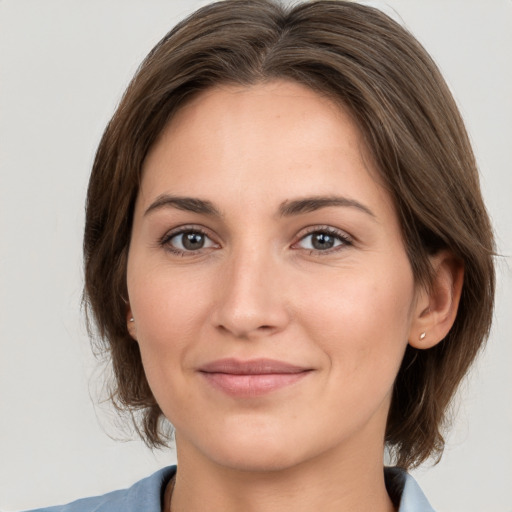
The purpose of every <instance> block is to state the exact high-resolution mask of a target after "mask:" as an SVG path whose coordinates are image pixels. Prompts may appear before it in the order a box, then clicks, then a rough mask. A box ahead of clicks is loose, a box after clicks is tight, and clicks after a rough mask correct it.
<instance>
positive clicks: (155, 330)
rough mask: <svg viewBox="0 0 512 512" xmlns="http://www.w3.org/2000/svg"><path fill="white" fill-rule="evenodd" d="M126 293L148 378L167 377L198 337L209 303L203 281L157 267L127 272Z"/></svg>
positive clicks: (180, 363) (208, 296)
mask: <svg viewBox="0 0 512 512" xmlns="http://www.w3.org/2000/svg"><path fill="white" fill-rule="evenodd" d="M134 266H136V262H134ZM128 291H129V298H130V305H131V308H132V313H133V316H134V318H135V328H136V337H137V341H138V343H139V346H140V350H141V354H142V359H143V363H144V367H145V370H146V373H147V375H148V379H149V380H150V381H151V380H152V379H154V378H155V377H158V376H156V375H154V374H155V373H156V372H158V373H159V374H160V376H159V377H158V379H163V378H168V376H169V375H172V373H171V372H170V373H169V374H167V373H166V371H167V370H168V369H169V366H174V365H182V364H183V360H184V358H185V356H186V353H187V351H189V350H192V349H193V347H194V344H195V343H197V340H198V339H199V338H200V336H199V331H200V330H201V329H202V328H203V325H204V318H205V317H206V316H207V314H208V304H209V302H210V293H209V290H208V287H207V286H205V280H204V279H202V278H201V276H200V275H190V274H189V275H187V276H184V275H181V274H180V273H179V272H173V273H170V272H168V271H165V269H162V268H159V267H156V268H154V269H151V270H150V271H147V272H144V273H142V272H132V273H130V272H129V273H128ZM164 362H165V364H164Z"/></svg>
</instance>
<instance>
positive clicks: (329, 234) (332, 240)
mask: <svg viewBox="0 0 512 512" xmlns="http://www.w3.org/2000/svg"><path fill="white" fill-rule="evenodd" d="M295 245H296V246H298V247H300V248H301V249H306V250H308V251H322V252H326V251H329V250H332V249H336V248H337V247H341V246H346V245H352V242H351V240H350V239H349V237H348V236H347V235H345V234H344V233H342V232H339V231H337V230H332V229H317V230H315V231H312V232H310V233H308V234H307V235H305V236H303V237H302V238H301V239H300V240H299V241H298V242H297V243H296V244H295Z"/></svg>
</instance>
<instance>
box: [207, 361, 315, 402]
mask: <svg viewBox="0 0 512 512" xmlns="http://www.w3.org/2000/svg"><path fill="white" fill-rule="evenodd" d="M199 372H200V373H201V374H202V375H203V376H204V377H205V379H206V380H207V381H208V382H209V383H210V384H211V385H212V386H214V387H215V388H217V389H220V390H221V391H223V392H224V393H226V394H228V395H231V396H235V397H247V398H249V397H255V396H260V395H263V394H266V393H270V392H271V391H275V390H277V389H280V388H283V387H285V386H288V385H290V384H293V383H295V382H297V381H298V380H300V379H302V378H303V377H305V376H306V375H309V373H310V372H311V369H310V368H304V367H300V366H295V365H292V364H289V363H285V362H283V361H275V360H273V359H253V360H251V361H238V360H237V359H219V360H218V361H213V362H211V363H207V364H205V365H203V366H201V367H200V368H199Z"/></svg>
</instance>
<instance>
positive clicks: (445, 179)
mask: <svg viewBox="0 0 512 512" xmlns="http://www.w3.org/2000/svg"><path fill="white" fill-rule="evenodd" d="M283 84H284V85H283ZM279 87H288V89H286V91H288V92H289V91H290V87H291V88H293V87H295V90H296V91H299V92H300V94H303V95H305V97H307V98H306V99H305V100H304V101H305V102H306V103H307V102H308V101H310V103H308V105H309V104H310V105H311V108H312V109H313V110H314V108H313V107H314V105H317V106H318V108H320V103H322V104H323V105H325V106H326V107H325V108H326V109H327V110H329V111H335V110H336V109H338V112H339V115H340V116H341V118H342V120H343V121H344V122H345V124H346V123H349V124H350V125H351V126H352V127H353V128H354V130H355V131H354V130H352V132H351V133H352V134H354V133H356V135H357V144H358V153H360V155H361V159H362V160H361V161H362V162H364V164H365V165H364V167H365V169H366V170H367V171H368V176H371V180H372V182H373V183H374V184H375V186H376V187H378V190H380V191H383V193H384V194H385V197H386V198H387V199H388V200H389V203H390V204H391V206H392V212H393V215H394V217H393V218H395V219H396V223H397V230H398V232H399V234H400V240H401V243H402V244H403V253H404V255H405V257H406V259H405V267H407V270H406V271H405V273H407V272H410V275H411V282H412V283H413V285H414V293H413V295H412V296H411V297H413V298H412V299H411V308H412V310H414V306H415V305H417V303H418V301H419V300H420V298H421V297H422V291H423V292H424V294H426V295H429V294H430V296H431V297H432V296H435V294H436V292H435V289H434V288H435V286H436V282H437V281H436V278H437V277H438V270H439V269H438V267H436V262H439V261H442V262H444V264H445V265H447V266H448V267H450V268H452V269H453V268H457V269H459V272H458V273H457V272H455V274H457V275H458V276H459V280H458V282H457V279H455V281H456V282H455V284H454V287H453V288H454V290H455V291H456V292H457V293H456V294H457V296H458V295H459V293H458V290H459V291H460V301H459V300H457V301H456V302H457V303H458V309H457V308H455V314H453V318H451V319H450V321H449V324H450V325H449V327H448V328H446V329H445V331H446V332H443V336H442V338H439V336H435V335H433V336H432V335H431V333H428V332H427V336H426V337H424V338H422V339H420V336H421V333H422V332H423V331H421V330H419V331H418V332H415V333H414V336H413V335H410V333H409V332H408V333H407V334H406V335H405V338H406V339H404V345H403V351H402V353H401V354H400V364H399V365H397V368H396V372H395V373H396V375H394V379H393V383H392V384H391V394H390V396H389V403H388V405H387V409H388V413H387V420H386V427H385V442H386V443H387V445H388V447H389V448H390V449H391V450H392V452H393V453H394V454H395V456H396V461H397V463H398V464H399V465H401V466H403V467H410V466H412V465H415V464H418V463H420V462H422V461H423V460H425V459H426V458H428V457H429V456H432V455H439V454H440V453H441V451H442V448H443V437H442V427H443V423H444V422H445V419H446V411H447V408H448V406H449V403H450V400H451V399H452V397H453V395H454V393H455V391H456V389H457V387H458V385H459V383H460V381H461V379H462V378H463V376H464V375H465V374H466V373H467V371H468V368H469V367H470V365H471V363H472V362H473V360H474V358H475V356H476V355H477V353H478V351H479V349H480V347H481V345H482V343H483V342H484V340H485V339H486V336H487V334H488V330H489V326H490V320H491V316H492V305H493V292H494V273H493V263H492V254H493V239H492V231H491V228H490V224H489V220H488V217H487V214H486V211H485V207H484V205H483V202H482V198H481V194H480V190H479V184H478V174H477V170H476V165H475V161H474V157H473V154H472V151H471V147H470V144H469V141H468V137H467V134H466V131H465V129H464V125H463V123H462V120H461V118H460V114H459V112H458V110H457V107H456V105H455V102H454V100H453V98H452V96H451V94H450V92H449V90H448V88H447V86H446V84H445V82H444V80H443V79H442V77H441V75H440V74H439V71H438V70H437V67H436V66H435V64H434V63H433V62H432V60H431V59H430V57H429V56H428V54H427V53H426V52H425V50H424V49H423V48H422V47H421V46H420V45H419V43H418V42H417V41H416V40H415V39H414V38H413V36H411V35H410V34H409V33H408V32H407V31H406V30H404V29H403V28H402V27H400V26H399V25H398V24H397V23H395V22H394V21H392V20H391V19H389V18H388V17H387V16H386V15H384V14H382V13H381V12H379V11H377V10H375V9H372V8H369V7H365V6H361V5H358V4H354V3H352V2H341V1H335V2H330V1H320V2H308V3H303V4H298V5H297V6H295V7H293V8H285V7H282V6H280V5H278V4H275V3H271V2H267V1H254V2H244V1H236V0H235V1H229V0H228V1H226V2H220V3H217V4H213V5H210V6H207V7H205V8H203V9H201V10H199V11H197V12H196V13H195V14H193V15H192V16H191V17H190V18H188V19H187V20H185V21H183V22H182V23H180V24H179V25H178V26H177V27H175V28H174V29H173V30H172V31H171V32H170V33H169V34H168V35H167V36H166V37H164V39H162V41H161V42H160V43H159V44H158V45H157V46H156V47H155V48H154V49H153V50H152V51H151V53H150V54H149V55H148V57H147V58H146V60H145V61H144V62H143V64H142V65H141V67H140V69H139V71H138V72H137V74H136V76H135V77H134V79H133V80H132V82H131V84H130V86H129V87H128V89H127V91H126V93H125V95H124V97H123V99H122V101H121V104H120V105H119V107H118V109H117V111H116V113H115V114H114V116H113V118H112V120H111V122H110V123H109V125H108V127H107V129H106V131H105V133H104V136H103V138H102V141H101V143H100V146H99V148H98V152H97V155H96V159H95V162H94V167H93V171H92V175H91V180H90V184H89V191H88V199H87V217H86V229H85V238H84V253H85V277H86V284H85V299H86V302H87V306H88V308H89V311H90V312H91V313H92V315H91V317H92V318H94V321H95V323H96V325H97V327H98V331H99V335H100V338H101V340H102V342H103V343H104V347H105V349H106V350H107V352H108V354H109V356H110V357H111V359H112V364H113V369H114V374H115V379H116V384H115V390H114V392H113V398H114V399H115V401H116V403H117V404H118V405H119V406H122V407H126V408H128V409H129V410H130V411H132V412H134V418H135V421H136V422H137V426H138V430H139V432H140V433H141V435H142V436H143V438H144V439H145V441H146V442H147V443H148V444H150V445H159V444H163V443H165V441H166V439H165V437H164V433H163V431H162V428H161V426H162V416H163V414H162V407H161V405H162V404H161V402H162V400H158V401H157V399H156V398H155V393H154V392H153V391H152V389H151V387H150V385H149V383H148V378H147V376H146V374H149V372H148V368H146V372H145V368H144V365H143V357H142V356H141V345H140V343H139V342H138V340H137V339H134V338H136V337H137V336H135V337H134V336H133V333H130V331H129V329H128V326H127V314H128V313H129V312H130V311H131V304H130V293H131V292H130V290H129V287H128V285H127V269H128V262H129V259H130V251H132V253H133V246H132V247H131V243H132V237H133V234H134V216H135V218H137V208H138V207H139V206H138V205H140V203H141V185H144V173H145V172H146V171H148V169H150V168H151V166H154V161H155V159H156V160H158V158H157V157H156V156H155V154H157V153H158V151H159V146H160V147H161V146H162V144H161V143H162V141H170V140H172V137H173V133H174V134H175V133H176V130H178V129H179V127H180V126H181V125H183V118H184V116H187V115H188V116H190V115H191V114H190V109H194V108H198V109H199V108H200V107H201V106H204V108H209V109H210V110H211V108H213V107H212V105H209V104H208V101H209V100H208V98H210V99H211V98H212V97H214V99H215V98H216V99H217V100H218V101H219V102H220V103H219V104H218V105H217V108H221V106H222V105H224V107H225V106H226V105H227V104H226V103H224V104H223V103H222V101H221V99H222V98H223V101H227V100H228V98H229V97H230V96H229V94H231V97H235V96H236V95H238V97H241V96H242V97H243V96H244V95H245V97H247V95H248V94H249V95H250V94H251V93H250V91H253V93H254V91H255V90H256V91H259V92H260V93H261V92H262V91H265V93H266V92H269V91H273V92H271V94H274V95H275V94H276V90H277V89H276V88H279ZM222 91H224V93H222ZM281 92H282V91H281ZM278 93H279V91H278ZM222 94H224V96H223V97H222V98H220V96H219V95H222ZM252 99H254V97H252ZM315 100H316V102H317V103H315ZM238 101H241V100H240V99H239V100H238ZM210 103H211V102H210ZM187 108H188V110H187ZM214 110H215V109H214ZM226 110H228V109H226ZM186 120H187V121H189V117H188V118H186ZM180 123H181V124H180ZM187 125H188V126H190V123H188V124H187ZM340 133H341V132H340ZM359 150H360V151H359ZM291 177H292V178H293V175H292V176H291ZM268 178H270V179H272V177H271V176H269V177H268ZM297 179H298V181H300V178H299V177H298V178H297ZM334 192H336V191H334ZM334 192H333V193H334ZM340 194H343V190H341V191H340ZM139 209H140V207H139ZM462 269H463V270H462ZM462 274H463V275H464V277H463V282H462ZM300 293H301V292H300V289H298V290H296V295H297V294H299V295H300ZM334 303H336V300H334ZM430 313H431V312H429V311H428V308H427V309H424V310H422V314H421V315H419V316H421V318H423V319H429V318H430V317H429V314H430ZM368 315H371V311H368ZM169 321H170V322H172V313H169ZM415 325H416V324H415ZM418 326H421V321H420V322H419V323H418ZM440 332H441V331H440ZM170 400H172V397H170ZM157 402H158V403H157Z"/></svg>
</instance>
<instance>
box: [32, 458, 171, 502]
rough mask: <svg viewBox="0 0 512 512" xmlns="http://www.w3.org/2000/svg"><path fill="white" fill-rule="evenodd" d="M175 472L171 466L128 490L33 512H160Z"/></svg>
mask: <svg viewBox="0 0 512 512" xmlns="http://www.w3.org/2000/svg"><path fill="white" fill-rule="evenodd" d="M175 472H176V466H169V467H167V468H164V469H161V470H160V471H157V472H156V473H153V474H152V475H151V476H148V477H147V478H144V479H143V480H139V481H138V482H136V483H135V484H133V485H132V486H131V487H129V488H128V489H121V490H118V491H113V492H109V493H107V494H103V495H102V496H94V497H91V498H83V499H80V500H77V501H73V502H72V503H68V504H67V505H59V506H56V507H46V508H41V509H37V510H33V511H31V512H138V511H140V510H144V511H145V512H160V511H161V509H162V496H163V492H164V490H165V485H166V483H167V482H168V481H169V479H170V478H171V477H172V476H173V475H174V473H175Z"/></svg>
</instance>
